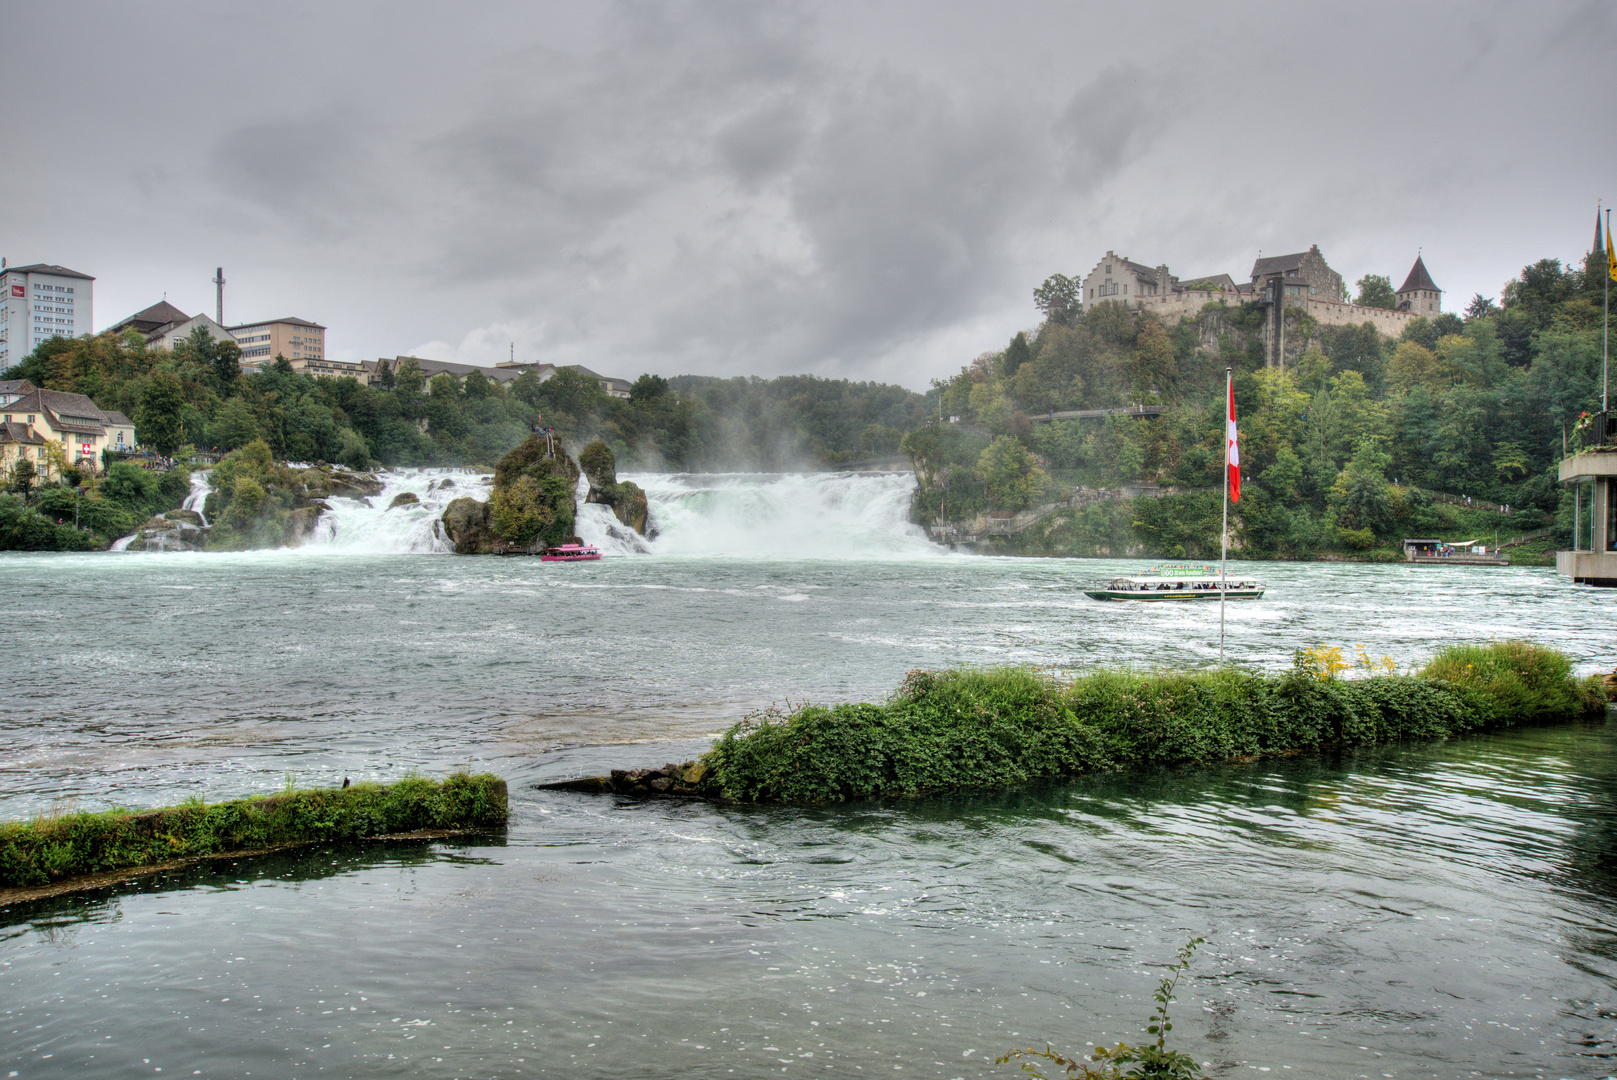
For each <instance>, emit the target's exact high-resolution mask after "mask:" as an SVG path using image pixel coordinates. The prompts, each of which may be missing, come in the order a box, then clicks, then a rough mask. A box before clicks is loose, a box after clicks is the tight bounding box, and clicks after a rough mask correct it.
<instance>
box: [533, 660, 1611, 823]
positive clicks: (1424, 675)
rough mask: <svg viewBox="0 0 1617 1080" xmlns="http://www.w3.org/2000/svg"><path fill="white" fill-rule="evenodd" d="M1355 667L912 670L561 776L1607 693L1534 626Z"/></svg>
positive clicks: (701, 787) (1148, 748) (1470, 720)
mask: <svg viewBox="0 0 1617 1080" xmlns="http://www.w3.org/2000/svg"><path fill="white" fill-rule="evenodd" d="M1345 666H1346V665H1344V664H1343V662H1342V660H1341V657H1340V654H1339V653H1338V652H1337V651H1336V650H1334V649H1331V650H1310V651H1306V652H1300V653H1298V655H1297V662H1296V664H1295V665H1294V666H1293V667H1292V669H1291V670H1289V671H1287V672H1285V673H1284V674H1279V675H1269V674H1261V673H1254V672H1248V671H1240V670H1234V669H1224V670H1220V671H1209V672H1200V673H1195V674H1181V673H1172V672H1150V673H1142V672H1131V671H1109V670H1103V671H1097V672H1094V673H1091V674H1087V675H1083V676H1081V677H1079V678H1077V679H1075V680H1073V681H1072V682H1070V683H1065V684H1063V683H1059V682H1057V681H1055V680H1054V679H1052V678H1050V677H1049V676H1048V675H1045V674H1042V673H1039V672H1036V671H1033V670H1030V669H1027V668H998V669H984V670H973V669H961V670H954V671H942V672H936V671H915V672H911V673H910V675H909V677H908V678H906V679H905V680H904V684H903V685H902V686H900V687H899V689H898V690H897V692H896V693H894V694H893V696H892V697H891V698H889V699H888V700H887V701H885V702H882V703H880V704H845V705H834V706H824V705H806V706H803V707H801V708H799V709H797V710H795V711H794V712H791V713H781V712H767V713H764V714H760V715H755V716H752V717H748V718H747V719H745V720H743V721H741V722H740V723H738V724H736V725H735V726H734V727H733V728H731V729H730V730H729V731H727V732H726V733H725V734H724V735H723V736H722V737H721V738H720V739H719V740H718V742H717V743H716V744H715V745H714V747H713V749H712V750H710V751H708V753H706V754H705V755H703V756H702V758H701V759H700V760H698V761H692V762H686V763H685V764H684V765H679V766H675V765H666V766H663V767H662V768H661V769H633V770H615V771H614V772H613V773H612V775H610V776H605V777H592V778H587V779H584V780H575V781H568V782H565V783H562V784H555V785H550V786H552V787H558V788H564V789H570V790H578V791H596V792H615V793H631V794H645V795H685V796H701V797H707V798H717V799H725V800H733V801H741V802H786V803H818V802H835V801H841V800H845V799H857V798H866V797H870V796H879V795H919V794H924V793H928V792H942V791H954V790H963V789H970V788H994V787H1006V786H1010V785H1014V784H1021V783H1026V782H1027V781H1030V780H1040V779H1053V778H1059V777H1067V776H1077V775H1080V774H1083V773H1093V772H1101V771H1107V770H1116V769H1123V768H1129V767H1139V766H1161V765H1169V766H1173V765H1186V764H1198V763H1211V762H1221V761H1234V760H1243V759H1250V758H1256V757H1261V756H1264V755H1274V754H1294V753H1300V752H1309V751H1320V750H1326V749H1332V748H1352V747H1357V746H1368V745H1371V744H1375V743H1388V742H1396V741H1400V740H1405V739H1443V738H1448V737H1450V736H1455V735H1464V734H1469V733H1473V732H1484V731H1494V730H1499V729H1503V728H1510V727H1516V726H1520V725H1527V724H1543V723H1555V722H1566V721H1575V720H1581V719H1586V718H1593V717H1598V716H1602V715H1604V712H1605V708H1606V693H1605V690H1604V689H1603V687H1602V686H1601V684H1600V682H1599V680H1598V679H1597V678H1595V677H1593V676H1590V677H1588V678H1585V679H1578V678H1575V677H1574V676H1573V674H1572V663H1571V661H1570V660H1569V659H1568V658H1567V657H1566V656H1564V655H1563V654H1561V653H1558V652H1556V651H1554V650H1552V649H1546V648H1543V647H1540V646H1537V645H1533V644H1530V643H1527V642H1521V641H1504V642H1492V643H1488V644H1485V645H1458V646H1454V647H1451V648H1449V649H1446V650H1444V651H1443V652H1441V653H1439V654H1438V656H1437V657H1436V658H1435V659H1433V660H1432V661H1431V663H1429V664H1427V665H1426V667H1425V668H1423V669H1422V670H1421V671H1420V672H1419V673H1418V674H1414V675H1401V674H1392V673H1382V674H1373V673H1372V674H1369V675H1367V677H1365V678H1343V677H1341V676H1342V675H1343V674H1344V673H1345V671H1344V669H1345ZM1365 666H1366V667H1367V668H1368V667H1372V666H1373V665H1370V664H1368V663H1367V664H1366V665H1365ZM1390 666H1391V665H1390V664H1389V665H1387V667H1388V668H1390ZM1382 670H1383V671H1386V670H1387V668H1383V669H1382Z"/></svg>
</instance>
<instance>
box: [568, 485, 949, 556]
mask: <svg viewBox="0 0 1617 1080" xmlns="http://www.w3.org/2000/svg"><path fill="white" fill-rule="evenodd" d="M620 475H621V476H622V478H623V479H626V480H632V481H634V482H635V483H636V484H639V485H640V487H641V488H642V489H644V490H645V492H646V498H647V501H648V502H649V504H650V518H651V523H652V524H653V525H654V526H656V531H657V536H656V539H654V540H647V539H646V538H645V537H642V536H640V535H639V534H638V533H636V532H634V530H632V529H629V528H627V527H626V526H624V525H622V524H620V523H619V522H618V520H617V518H616V517H614V516H613V514H612V511H611V510H609V509H607V508H606V507H604V506H595V505H586V504H584V503H583V502H582V496H580V505H579V515H578V531H579V536H581V537H582V538H583V539H584V541H585V542H586V543H591V544H594V545H596V546H597V547H599V548H600V549H601V551H602V553H603V554H609V555H610V554H623V555H627V554H637V553H650V554H656V555H718V556H755V557H770V556H786V557H796V558H821V559H839V558H869V557H877V556H888V555H902V554H927V553H932V552H935V551H936V549H935V548H934V547H933V546H932V545H931V544H930V543H928V542H927V539H926V534H925V533H924V532H923V531H922V530H921V529H920V528H919V527H918V526H916V525H912V524H911V523H910V521H909V507H910V497H911V495H912V493H913V492H914V490H915V477H914V476H912V475H910V474H908V473H672V474H670V473H640V474H629V475H625V474H620Z"/></svg>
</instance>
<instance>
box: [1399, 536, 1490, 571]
mask: <svg viewBox="0 0 1617 1080" xmlns="http://www.w3.org/2000/svg"><path fill="white" fill-rule="evenodd" d="M1404 558H1406V559H1408V560H1409V561H1410V562H1412V563H1421V564H1424V565H1428V566H1509V565H1510V556H1509V555H1506V554H1504V553H1503V552H1501V551H1497V550H1496V551H1492V552H1490V551H1489V550H1488V547H1487V545H1486V544H1479V543H1477V542H1476V541H1475V540H1455V541H1451V542H1444V541H1442V540H1436V539H1431V538H1426V537H1420V538H1414V539H1411V538H1407V537H1406V538H1405V540H1404Z"/></svg>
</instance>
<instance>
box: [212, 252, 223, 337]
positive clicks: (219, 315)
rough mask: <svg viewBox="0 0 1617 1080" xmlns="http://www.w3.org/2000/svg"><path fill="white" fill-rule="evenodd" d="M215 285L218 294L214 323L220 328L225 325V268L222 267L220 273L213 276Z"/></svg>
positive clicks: (214, 310)
mask: <svg viewBox="0 0 1617 1080" xmlns="http://www.w3.org/2000/svg"><path fill="white" fill-rule="evenodd" d="M213 285H214V288H215V290H217V292H216V300H215V303H214V309H213V321H214V322H216V323H218V324H219V325H220V326H223V325H224V324H225V268H224V267H222V266H221V267H220V268H219V269H218V271H217V272H216V273H215V274H214V275H213Z"/></svg>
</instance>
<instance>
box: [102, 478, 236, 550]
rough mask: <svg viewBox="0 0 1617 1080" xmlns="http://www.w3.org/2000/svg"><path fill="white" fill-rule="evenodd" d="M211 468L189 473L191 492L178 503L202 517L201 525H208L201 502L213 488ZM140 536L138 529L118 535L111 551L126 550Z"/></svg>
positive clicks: (184, 508)
mask: <svg viewBox="0 0 1617 1080" xmlns="http://www.w3.org/2000/svg"><path fill="white" fill-rule="evenodd" d="M210 471H211V470H208V469H201V470H199V471H197V472H194V473H192V474H191V493H190V494H189V495H187V496H186V497H185V502H183V503H181V504H180V509H181V510H195V511H196V515H197V517H199V518H201V519H202V527H203V528H207V526H208V515H206V514H204V513H203V512H202V504H203V503H205V502H207V500H208V493H209V492H210V491H212V490H213V484H211V483H210V482H209V481H208V476H209V473H210ZM139 537H140V530H139V529H136V530H135V531H134V532H132V533H130V534H129V535H128V536H123V537H119V538H118V539H117V540H114V541H113V542H112V547H111V548H110V549H108V550H111V551H125V552H126V551H128V550H129V545H130V544H132V543H134V542H135V541H136V540H137V539H138V538H139Z"/></svg>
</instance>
